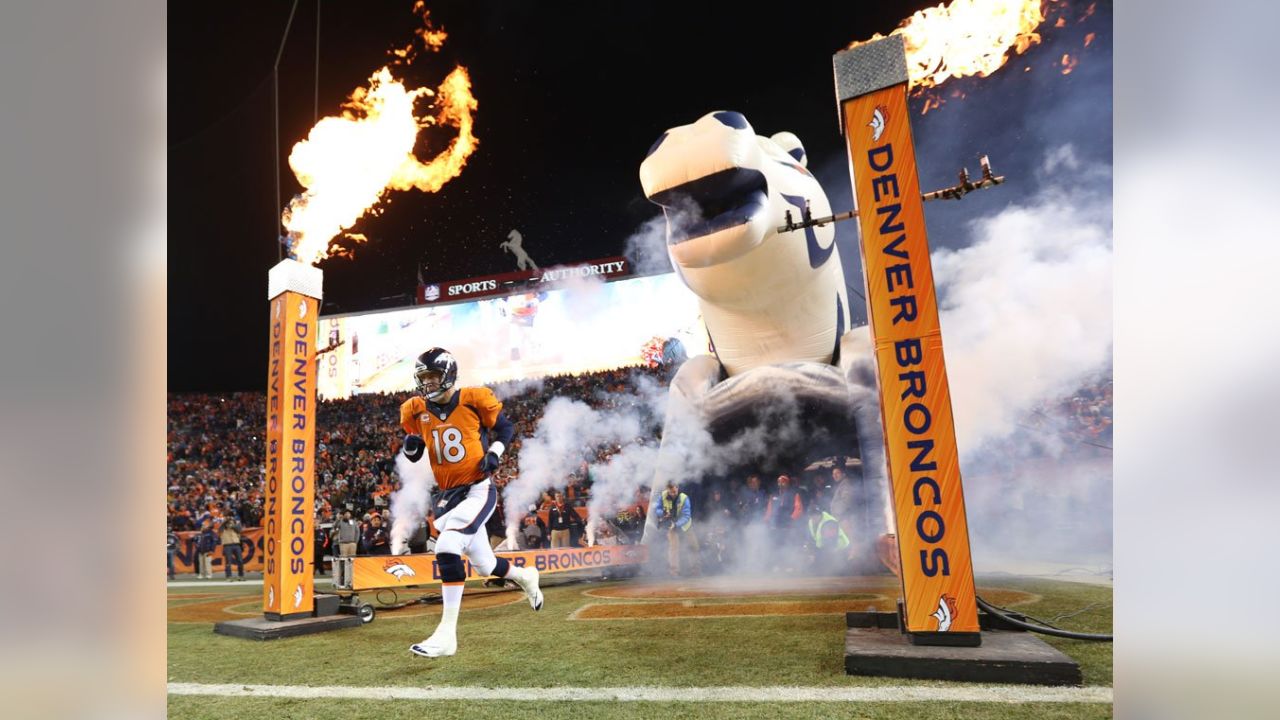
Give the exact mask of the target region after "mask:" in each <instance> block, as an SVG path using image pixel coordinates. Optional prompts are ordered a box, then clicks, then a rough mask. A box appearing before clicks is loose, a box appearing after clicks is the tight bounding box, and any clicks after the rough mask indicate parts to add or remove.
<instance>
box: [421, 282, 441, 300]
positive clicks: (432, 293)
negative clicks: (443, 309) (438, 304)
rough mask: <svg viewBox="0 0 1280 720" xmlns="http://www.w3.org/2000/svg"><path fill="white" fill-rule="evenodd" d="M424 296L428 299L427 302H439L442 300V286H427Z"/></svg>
mask: <svg viewBox="0 0 1280 720" xmlns="http://www.w3.org/2000/svg"><path fill="white" fill-rule="evenodd" d="M423 295H424V296H425V297H426V299H427V302H435V301H437V300H439V299H440V286H439V285H428V286H427V289H426V290H424V291H423Z"/></svg>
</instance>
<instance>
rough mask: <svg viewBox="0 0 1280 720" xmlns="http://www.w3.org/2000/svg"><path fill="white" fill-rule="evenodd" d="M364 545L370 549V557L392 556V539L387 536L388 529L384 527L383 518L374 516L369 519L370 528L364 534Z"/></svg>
mask: <svg viewBox="0 0 1280 720" xmlns="http://www.w3.org/2000/svg"><path fill="white" fill-rule="evenodd" d="M364 544H365V547H367V548H369V554H370V555H390V554H391V537H390V536H389V535H387V530H386V528H384V527H382V516H380V515H374V516H373V517H372V518H370V519H369V528H368V529H367V530H365V533H364Z"/></svg>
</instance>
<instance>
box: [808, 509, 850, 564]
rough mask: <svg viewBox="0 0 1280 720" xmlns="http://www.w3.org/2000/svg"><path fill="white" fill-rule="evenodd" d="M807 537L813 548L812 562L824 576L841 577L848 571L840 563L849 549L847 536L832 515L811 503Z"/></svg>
mask: <svg viewBox="0 0 1280 720" xmlns="http://www.w3.org/2000/svg"><path fill="white" fill-rule="evenodd" d="M809 537H810V541H811V542H812V543H813V548H814V562H815V564H816V565H817V568H818V570H819V571H820V572H821V573H822V574H824V575H843V574H845V572H846V571H847V570H848V569H849V568H847V567H845V566H846V565H847V564H848V563H842V562H841V558H844V557H845V554H844V553H843V552H841V551H842V550H845V549H846V548H848V547H849V536H848V535H846V534H845V532H844V529H843V528H841V527H840V521H839V520H837V519H836V517H835V516H834V515H832V514H831V513H829V512H827V511H826V510H823V509H822V508H820V507H818V504H817V503H813V504H812V505H810V507H809Z"/></svg>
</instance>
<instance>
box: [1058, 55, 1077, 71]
mask: <svg viewBox="0 0 1280 720" xmlns="http://www.w3.org/2000/svg"><path fill="white" fill-rule="evenodd" d="M1078 64H1080V61H1079V60H1077V59H1076V58H1073V57H1071V56H1070V55H1068V54H1067V53H1063V54H1062V74H1063V75H1070V74H1071V71H1072V70H1075V69H1076V65H1078Z"/></svg>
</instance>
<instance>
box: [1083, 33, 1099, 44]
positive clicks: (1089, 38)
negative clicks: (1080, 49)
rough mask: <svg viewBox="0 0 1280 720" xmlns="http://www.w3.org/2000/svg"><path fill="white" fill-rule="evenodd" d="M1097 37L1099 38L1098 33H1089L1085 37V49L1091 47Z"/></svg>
mask: <svg viewBox="0 0 1280 720" xmlns="http://www.w3.org/2000/svg"><path fill="white" fill-rule="evenodd" d="M1095 37H1097V35H1096V33H1089V34H1088V35H1085V36H1084V46H1085V47H1089V43H1091V42H1093V39H1094V38H1095Z"/></svg>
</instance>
